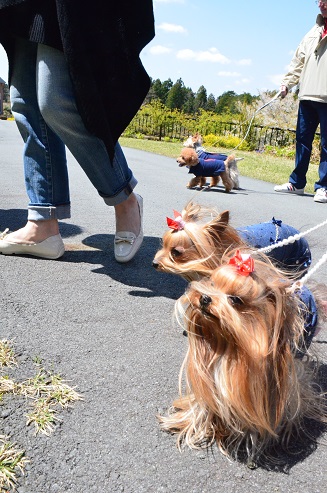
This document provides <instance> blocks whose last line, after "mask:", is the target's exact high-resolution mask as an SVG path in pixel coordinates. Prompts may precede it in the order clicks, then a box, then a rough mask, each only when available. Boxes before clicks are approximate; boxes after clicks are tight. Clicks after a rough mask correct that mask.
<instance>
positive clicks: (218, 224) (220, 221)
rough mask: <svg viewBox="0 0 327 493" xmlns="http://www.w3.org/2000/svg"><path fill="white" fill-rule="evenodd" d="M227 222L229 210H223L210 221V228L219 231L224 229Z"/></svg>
mask: <svg viewBox="0 0 327 493" xmlns="http://www.w3.org/2000/svg"><path fill="white" fill-rule="evenodd" d="M228 223H229V211H223V212H222V213H221V214H219V216H217V217H216V218H215V219H214V220H213V221H210V223H209V225H208V226H210V229H213V230H214V231H215V232H216V233H221V232H222V231H224V229H225V228H226V226H228Z"/></svg>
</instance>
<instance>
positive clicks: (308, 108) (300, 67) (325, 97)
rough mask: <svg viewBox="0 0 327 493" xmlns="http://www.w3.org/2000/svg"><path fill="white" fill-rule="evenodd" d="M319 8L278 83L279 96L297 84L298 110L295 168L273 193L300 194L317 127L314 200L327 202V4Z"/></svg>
mask: <svg viewBox="0 0 327 493" xmlns="http://www.w3.org/2000/svg"><path fill="white" fill-rule="evenodd" d="M316 3H317V5H318V6H319V8H320V12H321V13H320V14H319V15H318V16H317V20H316V24H315V26H314V27H313V28H312V29H311V30H310V31H309V32H308V33H307V34H306V35H305V36H304V38H303V39H302V41H301V43H300V44H299V46H298V48H297V50H296V52H295V55H294V57H293V59H292V61H291V65H290V70H289V72H288V73H287V74H286V75H285V76H284V79H283V81H282V83H281V88H280V92H281V96H282V97H285V96H286V95H287V93H288V91H289V89H291V88H292V87H294V86H296V85H297V84H298V85H299V100H300V102H299V110H298V119H297V126H296V153H295V168H294V170H293V172H292V173H291V175H290V177H289V182H288V183H284V184H283V185H276V186H275V188H274V190H275V191H276V192H286V193H293V194H298V195H302V194H303V193H304V188H305V186H306V183H307V181H306V174H307V171H308V167H309V162H310V157H311V152H312V142H313V139H314V136H315V133H316V130H317V128H318V125H319V124H320V136H321V137H320V139H321V155H320V164H319V179H318V181H316V182H315V185H314V189H315V195H314V201H315V202H321V203H327V1H324V2H321V1H318V2H316Z"/></svg>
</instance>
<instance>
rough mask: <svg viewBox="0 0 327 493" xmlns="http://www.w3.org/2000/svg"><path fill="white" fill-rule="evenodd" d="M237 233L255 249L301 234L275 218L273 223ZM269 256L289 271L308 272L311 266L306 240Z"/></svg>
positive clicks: (272, 252)
mask: <svg viewBox="0 0 327 493" xmlns="http://www.w3.org/2000/svg"><path fill="white" fill-rule="evenodd" d="M237 231H238V233H239V234H240V236H241V238H242V239H243V240H244V241H245V242H246V243H248V244H249V245H251V246H253V247H255V248H264V247H267V246H270V245H274V244H275V243H278V242H279V241H282V240H284V239H285V238H288V237H289V236H294V235H296V234H298V233H299V231H298V230H297V229H295V228H293V227H292V226H288V225H287V224H283V223H282V221H279V220H276V219H275V218H273V219H272V220H271V222H267V223H260V224H252V225H250V226H244V227H241V228H237ZM267 255H268V256H269V257H270V258H271V259H273V260H276V261H277V263H278V266H279V267H281V268H284V269H286V270H288V271H292V270H293V271H294V270H295V271H301V270H306V269H307V268H308V267H309V266H310V264H311V252H310V247H309V244H308V242H307V240H306V239H305V238H300V239H299V240H297V241H294V243H290V244H288V245H286V246H282V247H279V248H275V249H274V250H271V251H270V252H268V253H267Z"/></svg>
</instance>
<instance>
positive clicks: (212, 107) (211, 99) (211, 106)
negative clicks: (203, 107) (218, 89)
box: [207, 93, 216, 111]
mask: <svg viewBox="0 0 327 493" xmlns="http://www.w3.org/2000/svg"><path fill="white" fill-rule="evenodd" d="M207 111H216V98H215V96H214V95H213V94H212V93H211V94H209V96H208V100H207Z"/></svg>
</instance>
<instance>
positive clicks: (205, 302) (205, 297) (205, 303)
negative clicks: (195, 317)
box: [200, 294, 212, 309]
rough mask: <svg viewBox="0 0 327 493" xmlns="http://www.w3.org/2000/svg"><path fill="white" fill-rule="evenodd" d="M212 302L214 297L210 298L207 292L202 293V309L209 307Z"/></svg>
mask: <svg viewBox="0 0 327 493" xmlns="http://www.w3.org/2000/svg"><path fill="white" fill-rule="evenodd" d="M211 302H212V298H210V296H208V295H206V294H202V295H201V296H200V307H201V308H202V309H203V308H207V306H208V305H210V303H211Z"/></svg>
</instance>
